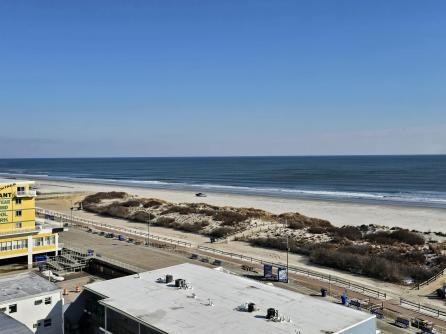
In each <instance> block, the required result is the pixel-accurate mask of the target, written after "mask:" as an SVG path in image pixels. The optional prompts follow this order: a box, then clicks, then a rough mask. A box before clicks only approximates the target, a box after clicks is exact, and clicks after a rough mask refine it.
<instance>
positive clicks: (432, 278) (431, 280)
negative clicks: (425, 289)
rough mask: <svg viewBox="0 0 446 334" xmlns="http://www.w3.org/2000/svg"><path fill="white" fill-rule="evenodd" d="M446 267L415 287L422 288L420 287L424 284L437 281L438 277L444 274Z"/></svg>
mask: <svg viewBox="0 0 446 334" xmlns="http://www.w3.org/2000/svg"><path fill="white" fill-rule="evenodd" d="M445 270H446V268H445V269H443V270H442V271H440V272H439V273H437V274H436V275H434V276H432V277H431V278H429V279H428V280H426V281H424V282H423V283H420V284H418V285H417V286H416V287H414V289H418V290H420V288H421V287H422V286H425V285H428V284H430V283H432V282H435V281H436V280H437V279H439V278H440V277H441V276H443V275H444V272H445Z"/></svg>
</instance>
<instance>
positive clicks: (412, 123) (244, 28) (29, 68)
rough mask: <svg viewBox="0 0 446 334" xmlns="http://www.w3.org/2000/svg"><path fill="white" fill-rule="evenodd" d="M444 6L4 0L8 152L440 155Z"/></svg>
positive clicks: (445, 80) (2, 80)
mask: <svg viewBox="0 0 446 334" xmlns="http://www.w3.org/2000/svg"><path fill="white" fill-rule="evenodd" d="M445 13H446V2H445V1H443V0H438V1H434V0H426V1H415V0H401V1H399V0H383V1H379V0H374V1H371V0H370V1H357V0H351V1H342V0H337V1H333V0H326V1H322V0H315V1H298V0H293V1H285V0H277V1H263V0H255V1H250V0H245V1H242V0H234V1H229V0H228V1H224V0H223V1H222V0H219V1H217V0H215V1H213V0H203V1H195V0H178V1H170V0H160V1H155V0H146V1H131V0H126V1H112V0H107V1H100V0H95V1H91V0H88V1H82V0H76V1H46V0H40V1H21V0H2V1H0V125H1V131H0V140H1V142H2V145H0V158H21V157H104V156H105V157H119V156H209V155H210V156H220V155H224V156H226V155H348V154H445V153H446V20H445V19H444V17H445Z"/></svg>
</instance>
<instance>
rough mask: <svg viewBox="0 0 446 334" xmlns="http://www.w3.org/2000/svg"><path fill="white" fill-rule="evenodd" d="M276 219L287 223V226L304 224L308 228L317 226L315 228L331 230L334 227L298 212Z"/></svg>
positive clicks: (326, 221) (282, 215) (285, 214)
mask: <svg viewBox="0 0 446 334" xmlns="http://www.w3.org/2000/svg"><path fill="white" fill-rule="evenodd" d="M276 219H278V220H279V221H280V222H281V223H285V222H286V223H287V224H293V223H302V224H303V225H305V226H307V227H312V226H315V227H324V228H329V227H331V226H332V225H331V223H330V222H329V221H328V220H323V219H318V218H311V217H307V216H304V215H301V214H300V213H297V212H287V213H282V214H280V215H278V216H276Z"/></svg>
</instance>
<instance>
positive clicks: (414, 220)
mask: <svg viewBox="0 0 446 334" xmlns="http://www.w3.org/2000/svg"><path fill="white" fill-rule="evenodd" d="M36 186H37V188H38V191H39V193H40V194H41V195H40V200H39V199H38V202H37V205H38V206H41V207H43V208H46V209H50V210H56V211H60V212H65V213H70V207H71V206H72V205H73V204H74V203H75V202H76V201H79V200H81V199H83V198H84V197H85V195H87V194H91V193H96V192H100V191H124V192H127V193H129V194H133V195H136V196H139V197H145V198H158V199H163V200H166V201H169V202H176V203H188V202H189V203H190V202H206V203H209V204H213V205H218V206H235V207H253V208H259V209H263V210H267V211H270V212H273V213H282V212H290V211H297V212H300V213H302V214H305V215H309V216H312V217H317V218H324V219H327V220H329V221H331V223H332V224H333V225H337V226H343V225H361V224H380V225H387V226H402V227H406V228H409V229H416V230H420V231H429V230H430V231H442V232H446V210H444V209H434V208H421V207H407V206H394V205H391V206H390V205H389V206H386V205H374V204H359V203H338V202H329V201H317V200H300V199H289V198H277V197H262V196H249V195H235V194H222V193H207V195H208V196H207V197H201V198H197V197H196V196H195V194H194V193H193V192H191V191H176V190H160V189H148V188H137V187H124V186H117V185H100V184H87V183H71V182H59V181H37V183H36ZM38 198H39V197H38ZM73 214H74V215H76V216H79V217H83V218H87V219H91V220H95V221H98V222H101V223H105V224H110V225H113V226H117V227H118V226H119V227H126V228H136V229H143V230H146V228H147V227H146V226H147V225H146V224H142V223H136V222H132V221H128V220H125V219H120V218H112V217H104V216H99V215H97V214H95V213H91V212H86V211H79V210H76V211H74V213H73ZM150 231H151V232H150V233H152V234H154V235H160V236H166V237H170V238H175V239H178V240H183V241H188V242H190V243H192V244H193V245H199V244H207V243H209V238H208V237H206V236H204V235H200V234H194V233H186V232H182V231H178V230H175V229H170V228H165V227H160V226H152V227H151V230H150ZM214 247H217V248H219V249H221V250H226V251H230V252H234V253H239V254H247V255H248V254H249V255H250V256H253V257H257V258H263V259H265V260H268V261H274V262H282V263H284V262H285V260H286V253H285V252H283V251H278V250H274V249H266V248H258V247H253V246H251V245H249V244H248V243H246V242H241V241H232V242H230V243H220V244H218V245H216V244H215V245H214ZM290 264H292V265H298V266H305V267H309V268H311V269H313V270H316V271H319V272H321V273H327V274H334V275H337V276H339V277H343V278H345V279H348V280H351V281H353V282H358V283H360V284H365V285H368V286H370V287H377V288H379V289H381V290H382V291H386V292H388V293H392V294H394V295H401V294H403V293H404V294H406V295H407V296H409V295H410V296H412V295H413V296H418V291H416V290H409V288H408V287H404V286H401V285H397V284H392V283H389V282H383V281H380V280H376V279H373V278H369V277H364V276H362V275H355V274H352V273H349V272H345V271H340V270H336V269H333V268H326V267H320V266H317V265H314V264H313V263H310V262H309V261H308V258H307V257H304V256H302V255H298V254H291V255H290ZM413 296H412V297H413Z"/></svg>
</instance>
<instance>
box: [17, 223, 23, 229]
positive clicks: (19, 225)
mask: <svg viewBox="0 0 446 334" xmlns="http://www.w3.org/2000/svg"><path fill="white" fill-rule="evenodd" d="M22 227H23V225H22V223H15V228H22Z"/></svg>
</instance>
